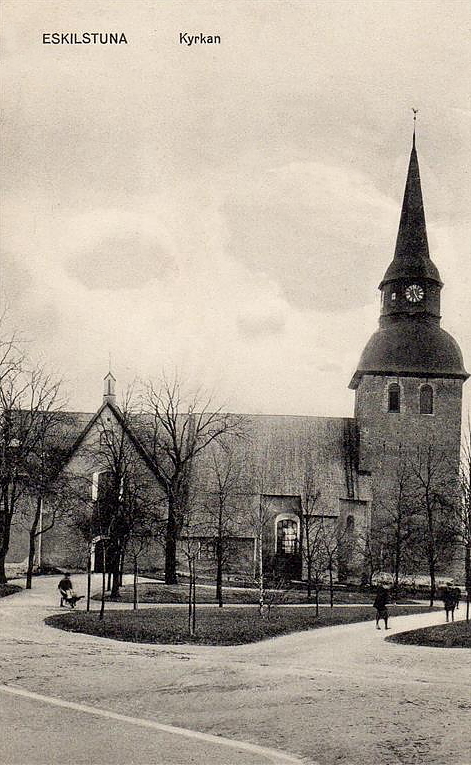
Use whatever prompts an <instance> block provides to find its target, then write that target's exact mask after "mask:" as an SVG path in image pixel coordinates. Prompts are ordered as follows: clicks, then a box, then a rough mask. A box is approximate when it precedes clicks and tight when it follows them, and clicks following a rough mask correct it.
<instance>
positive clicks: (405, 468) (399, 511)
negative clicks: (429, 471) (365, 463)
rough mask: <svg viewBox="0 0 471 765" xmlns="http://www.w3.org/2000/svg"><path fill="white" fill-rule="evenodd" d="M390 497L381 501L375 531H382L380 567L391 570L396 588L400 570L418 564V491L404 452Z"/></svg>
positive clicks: (414, 566) (408, 569) (410, 570)
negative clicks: (381, 564) (381, 565)
mask: <svg viewBox="0 0 471 765" xmlns="http://www.w3.org/2000/svg"><path fill="white" fill-rule="evenodd" d="M393 480H394V485H393V491H391V492H390V493H389V496H390V497H391V499H390V500H389V501H383V502H382V504H381V505H380V510H379V514H380V520H379V522H377V531H379V532H380V534H381V553H382V563H383V567H384V566H386V567H387V568H388V570H390V571H391V574H392V577H393V587H394V589H395V591H397V590H398V587H399V581H400V576H401V573H405V572H406V571H407V573H409V574H410V573H412V572H413V571H414V570H415V569H416V567H417V564H418V560H417V546H418V542H419V539H420V528H421V523H420V515H421V502H420V495H421V492H420V490H419V489H418V486H417V476H416V475H415V471H414V469H413V468H412V467H411V463H410V459H408V458H407V456H406V455H405V454H402V455H400V456H399V460H398V463H397V466H396V471H395V474H394V477H393Z"/></svg>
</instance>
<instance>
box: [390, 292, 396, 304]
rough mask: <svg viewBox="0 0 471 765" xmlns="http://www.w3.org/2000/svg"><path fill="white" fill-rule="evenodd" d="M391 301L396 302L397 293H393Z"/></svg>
mask: <svg viewBox="0 0 471 765" xmlns="http://www.w3.org/2000/svg"><path fill="white" fill-rule="evenodd" d="M391 300H392V302H393V303H394V301H395V300H396V293H395V292H392V293H391Z"/></svg>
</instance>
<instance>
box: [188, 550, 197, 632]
mask: <svg viewBox="0 0 471 765" xmlns="http://www.w3.org/2000/svg"><path fill="white" fill-rule="evenodd" d="M188 568H189V572H190V577H189V585H188V632H189V633H190V636H191V637H193V635H194V634H195V633H194V624H195V619H194V598H193V586H194V583H193V577H194V569H193V560H192V558H191V557H190V559H189V561H188Z"/></svg>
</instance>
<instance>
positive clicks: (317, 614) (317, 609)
mask: <svg viewBox="0 0 471 765" xmlns="http://www.w3.org/2000/svg"><path fill="white" fill-rule="evenodd" d="M316 616H319V590H318V588H317V587H316Z"/></svg>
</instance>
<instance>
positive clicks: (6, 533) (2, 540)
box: [0, 487, 11, 584]
mask: <svg viewBox="0 0 471 765" xmlns="http://www.w3.org/2000/svg"><path fill="white" fill-rule="evenodd" d="M2 492H3V493H4V492H5V489H4V487H2ZM10 528H11V513H10V510H9V502H8V500H7V499H6V498H5V496H4V498H3V502H2V506H1V508H0V584H6V583H7V582H8V578H7V575H6V571H5V560H6V557H7V554H8V549H9V547H10Z"/></svg>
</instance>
